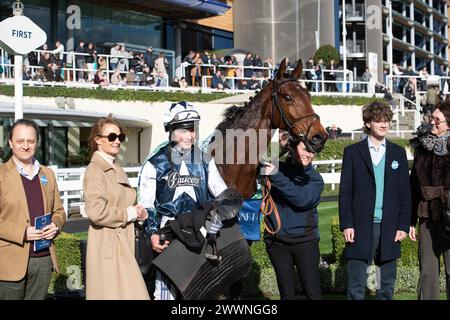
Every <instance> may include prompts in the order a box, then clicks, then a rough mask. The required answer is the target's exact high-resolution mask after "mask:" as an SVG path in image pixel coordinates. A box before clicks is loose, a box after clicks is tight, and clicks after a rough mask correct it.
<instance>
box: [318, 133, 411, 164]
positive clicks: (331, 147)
mask: <svg viewBox="0 0 450 320" xmlns="http://www.w3.org/2000/svg"><path fill="white" fill-rule="evenodd" d="M389 141H391V142H393V143H396V144H398V145H400V146H402V147H403V148H406V147H408V146H409V140H408V139H396V138H395V139H391V138H389ZM356 142H357V141H354V140H343V139H342V140H328V141H327V142H326V143H325V147H324V149H323V150H322V151H321V152H320V153H319V154H318V155H317V160H331V159H342V157H343V156H344V148H345V147H347V146H349V145H351V144H354V143H356Z"/></svg>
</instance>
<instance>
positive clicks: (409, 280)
mask: <svg viewBox="0 0 450 320" xmlns="http://www.w3.org/2000/svg"><path fill="white" fill-rule="evenodd" d="M331 241H332V244H333V249H332V253H331V254H329V255H322V258H321V263H320V266H319V276H320V285H321V288H322V292H323V293H339V294H345V292H346V290H347V264H346V259H345V257H344V254H343V253H344V248H345V241H344V237H343V236H342V233H341V231H340V230H339V220H338V218H337V217H334V218H333V219H332V221H331ZM417 246H418V243H417V242H414V241H411V240H409V239H406V240H405V241H403V242H402V255H401V258H400V259H399V260H398V264H397V281H396V287H395V293H416V291H417V286H418V281H419V264H418V256H417V253H418V248H417ZM250 249H251V253H252V258H253V265H252V270H251V272H250V275H249V276H248V277H247V278H246V279H244V282H243V284H244V285H243V291H242V295H243V297H245V298H258V297H273V296H279V292H278V286H277V281H276V276H275V271H274V269H273V266H272V264H271V263H270V259H269V257H268V255H267V253H266V249H265V244H264V242H263V241H258V242H254V243H253V245H252V246H251V248H250ZM375 278H376V276H375V267H374V266H372V269H371V272H370V273H369V276H368V289H369V291H370V292H371V293H372V294H374V293H375V284H376V281H375ZM296 283H297V291H298V292H299V293H300V292H301V283H300V280H299V279H298V278H297V275H296ZM440 287H441V291H443V292H445V270H444V268H443V267H442V261H441V274H440Z"/></svg>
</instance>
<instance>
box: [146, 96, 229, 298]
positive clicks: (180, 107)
mask: <svg viewBox="0 0 450 320" xmlns="http://www.w3.org/2000/svg"><path fill="white" fill-rule="evenodd" d="M199 121H200V115H199V114H198V112H197V111H196V110H195V108H194V107H193V106H192V105H191V104H189V103H187V102H185V101H182V102H178V103H173V104H172V105H170V106H169V107H168V108H167V110H166V112H165V114H164V128H165V130H166V132H169V143H167V144H166V145H164V146H163V147H161V148H160V149H159V150H158V151H157V152H156V153H154V154H152V155H150V156H149V157H148V158H147V160H146V161H145V162H144V164H143V166H142V168H141V171H140V175H139V204H141V205H143V206H144V208H146V210H147V212H148V220H147V227H146V229H147V230H148V231H149V232H150V233H151V242H152V248H153V250H154V251H156V252H158V253H161V252H162V251H164V249H166V248H167V246H168V245H169V242H168V241H160V236H159V235H158V234H157V233H156V232H157V231H158V230H159V229H160V228H162V227H164V225H165V224H166V223H167V221H169V220H173V219H174V218H175V216H176V215H178V214H183V213H188V212H191V211H192V209H194V208H195V207H196V206H197V205H198V204H199V203H203V202H209V201H211V200H213V198H214V197H215V196H217V195H219V194H220V193H221V192H222V191H224V190H225V189H227V186H226V184H225V182H224V181H223V179H222V177H221V176H220V174H219V172H218V170H217V167H216V164H215V162H214V159H213V158H211V157H210V156H208V155H207V154H205V153H203V152H202V151H201V150H200V149H199V148H198V146H197V145H196V140H197V134H198V123H199ZM175 291H176V290H175V288H174V286H171V285H170V281H169V280H168V279H167V278H165V277H164V275H162V274H161V273H160V272H157V274H156V283H155V292H154V297H155V299H156V300H173V299H175V295H176V292H175Z"/></svg>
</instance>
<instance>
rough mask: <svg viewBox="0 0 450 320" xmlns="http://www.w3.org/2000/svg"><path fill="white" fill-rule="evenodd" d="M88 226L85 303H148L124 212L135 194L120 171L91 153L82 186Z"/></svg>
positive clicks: (117, 167)
mask: <svg viewBox="0 0 450 320" xmlns="http://www.w3.org/2000/svg"><path fill="white" fill-rule="evenodd" d="M83 190H84V196H85V201H86V207H85V209H86V214H87V215H88V217H89V219H90V222H91V226H90V227H89V234H88V248H87V257H86V299H88V300H99V299H106V300H148V299H150V297H149V294H148V291H147V288H146V286H145V282H144V279H143V277H142V274H141V272H140V270H139V267H138V264H137V262H136V259H135V255H134V224H133V223H132V222H131V223H128V222H127V211H126V208H127V207H129V206H132V205H134V202H135V198H136V192H135V191H134V189H133V188H132V187H131V186H130V184H129V182H128V178H127V176H126V174H125V172H124V171H123V169H122V168H121V167H120V166H119V165H117V164H115V165H114V166H112V165H111V164H109V163H108V162H107V161H106V160H104V159H103V158H102V156H101V155H100V154H98V152H95V153H94V155H93V157H92V159H91V162H90V164H89V166H88V167H87V169H86V173H85V176H84V182H83Z"/></svg>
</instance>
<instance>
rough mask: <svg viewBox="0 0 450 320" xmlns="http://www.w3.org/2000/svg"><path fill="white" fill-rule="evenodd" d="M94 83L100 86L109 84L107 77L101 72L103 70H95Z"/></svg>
mask: <svg viewBox="0 0 450 320" xmlns="http://www.w3.org/2000/svg"><path fill="white" fill-rule="evenodd" d="M94 84H98V85H99V86H100V88H104V87H107V86H108V85H109V81H108V78H107V77H106V76H105V74H104V73H103V70H100V69H99V70H97V72H96V73H95V76H94Z"/></svg>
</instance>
